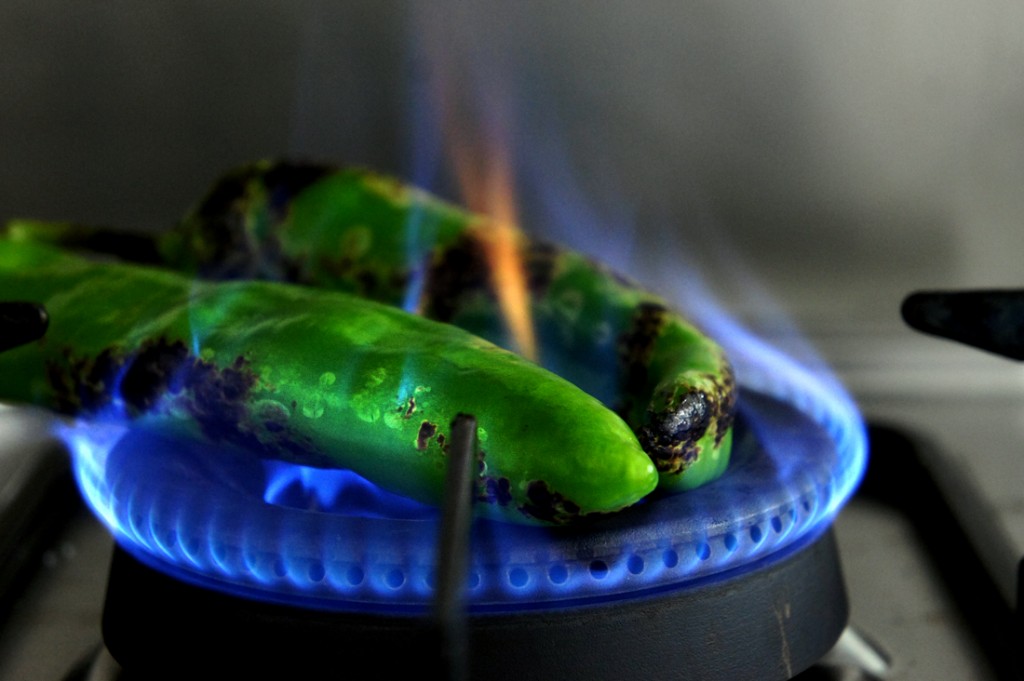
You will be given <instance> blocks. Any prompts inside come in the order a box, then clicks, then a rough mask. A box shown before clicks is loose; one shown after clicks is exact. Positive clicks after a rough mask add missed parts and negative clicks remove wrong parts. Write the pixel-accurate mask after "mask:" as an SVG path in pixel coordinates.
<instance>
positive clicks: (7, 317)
mask: <svg viewBox="0 0 1024 681" xmlns="http://www.w3.org/2000/svg"><path fill="white" fill-rule="evenodd" d="M49 324H50V318H49V315H47V314H46V309H45V308H44V307H43V306H42V305H40V304H38V303H29V302H23V301H0V352H4V351H5V350H10V349H11V348H16V347H18V346H19V345H24V344H25V343H31V342H32V341H34V340H39V339H40V338H42V337H43V334H45V333H46V328H47V326H49Z"/></svg>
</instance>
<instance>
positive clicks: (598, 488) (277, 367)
mask: <svg viewBox="0 0 1024 681" xmlns="http://www.w3.org/2000/svg"><path fill="white" fill-rule="evenodd" d="M0 291H2V296H3V297H4V298H8V299H25V300H33V301H38V302H41V303H43V304H44V305H45V306H46V308H47V310H48V311H49V313H50V317H51V320H52V321H51V325H50V329H49V331H48V333H47V335H46V337H45V338H44V339H43V340H41V341H39V342H37V343H33V344H31V345H29V346H25V347H22V348H18V349H16V350H12V351H9V352H6V353H3V354H2V355H0V376H3V381H2V384H0V395H2V397H4V398H5V399H10V400H15V401H24V402H31V403H35V404H40V405H45V406H48V407H51V408H54V409H57V410H59V411H61V412H65V413H69V414H82V415H86V416H89V417H91V418H96V419H102V418H107V417H109V416H111V415H114V416H115V417H117V418H125V417H126V418H129V419H131V420H133V421H134V422H135V423H137V424H138V426H139V427H143V428H148V427H152V428H159V429H163V430H167V429H170V430H171V431H172V432H178V431H180V432H181V433H182V434H183V435H187V436H189V437H195V438H200V439H202V440H206V441H210V442H212V443H227V444H230V445H235V446H239V447H243V448H246V449H251V450H254V451H256V452H259V453H261V454H263V455H265V456H268V457H274V458H279V459H283V460H289V461H293V462H297V463H301V464H308V465H316V466H332V467H338V466H342V467H346V468H350V469H352V470H354V471H356V472H358V473H360V474H362V475H364V476H365V477H367V478H368V479H370V480H373V481H374V482H376V483H377V484H379V485H381V486H383V487H385V488H387V489H391V490H395V491H397V492H400V493H403V494H406V495H408V496H410V497H413V498H416V499H420V500H423V501H427V502H433V503H436V502H438V500H439V496H440V494H441V490H442V482H443V474H444V467H445V452H446V446H447V439H448V437H449V435H450V434H449V433H448V428H449V424H451V422H452V420H453V419H454V417H455V416H456V415H457V414H458V413H470V414H472V415H474V416H475V418H476V420H477V423H478V426H479V429H478V433H479V442H480V451H481V453H480V469H481V472H480V476H479V479H478V481H477V497H478V500H479V501H481V502H485V503H481V504H478V507H482V508H483V509H485V510H484V512H485V513H490V514H492V515H497V516H499V517H504V518H507V519H513V520H520V521H534V522H543V523H556V524H561V523H567V522H571V521H574V520H576V519H578V518H581V517H586V516H588V515H591V514H601V513H607V512H611V511H616V510H618V509H621V508H623V507H625V506H628V505H631V504H633V503H635V502H636V501H637V500H639V499H641V498H642V497H644V496H645V495H647V494H648V493H649V492H651V490H652V489H653V488H654V487H655V486H656V484H657V473H656V472H655V470H654V467H653V465H652V464H651V462H650V460H649V459H648V457H647V456H646V454H645V453H644V452H643V450H642V449H641V447H640V445H639V443H638V442H637V440H636V437H635V436H634V434H633V433H632V432H631V430H630V428H629V427H628V426H627V425H626V424H625V423H624V422H622V420H621V419H620V418H619V417H618V416H616V415H615V414H613V413H612V412H610V411H609V410H608V409H606V408H605V407H604V406H603V405H602V404H601V403H600V402H599V401H597V400H596V399H594V398H593V397H591V396H589V395H587V394H586V393H584V392H583V391H582V390H580V389H579V388H577V387H576V386H574V385H572V384H571V383H569V382H568V381H566V380H564V379H562V378H560V377H558V376H556V375H554V374H552V373H550V372H548V371H546V370H544V369H542V368H540V367H538V366H536V365H535V364H533V363H531V362H528V361H526V360H524V359H522V358H521V357H519V356H517V355H515V354H513V353H511V352H508V351H506V350H503V349H501V348H498V347H497V346H495V345H493V344H491V343H489V342H487V341H485V340H483V339H480V338H478V337H476V336H474V335H472V334H470V333H468V332H466V331H463V330H461V329H458V328H457V327H454V326H451V325H447V324H439V323H437V322H433V321H430V320H426V319H423V318H420V317H416V316H414V315H410V314H407V313H405V312H403V311H401V310H398V309H395V308H394V307H389V306H384V305H380V304H377V303H374V302H372V301H368V300H364V299H361V298H358V297H355V296H351V295H346V294H342V293H335V292H323V291H313V290H311V289H308V288H303V287H298V286H289V285H285V284H277V283H269V282H253V281H237V282H220V283H212V282H198V283H197V282H193V281H191V280H189V279H186V278H184V277H182V276H180V275H177V274H175V273H171V272H167V271H162V270H157V269H153V268H145V267H140V266H135V265H128V264H116V263H96V262H93V261H90V260H87V259H85V258H82V257H79V256H75V255H72V254H69V253H67V252H63V251H59V250H57V249H54V248H53V247H51V246H46V245H41V244H31V243H18V242H16V241H14V240H0Z"/></svg>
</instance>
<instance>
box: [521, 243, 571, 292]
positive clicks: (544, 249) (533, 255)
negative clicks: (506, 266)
mask: <svg viewBox="0 0 1024 681" xmlns="http://www.w3.org/2000/svg"><path fill="white" fill-rule="evenodd" d="M561 252H562V251H561V250H560V249H559V248H558V246H555V245H554V244H552V243H548V242H545V241H530V243H529V245H528V247H527V251H526V285H527V287H528V288H529V290H530V295H531V296H533V298H534V299H535V300H536V299H540V298H542V297H544V295H545V294H546V293H547V291H548V288H549V287H550V286H551V282H552V280H553V279H554V273H555V264H556V263H557V262H558V258H559V256H560V254H561Z"/></svg>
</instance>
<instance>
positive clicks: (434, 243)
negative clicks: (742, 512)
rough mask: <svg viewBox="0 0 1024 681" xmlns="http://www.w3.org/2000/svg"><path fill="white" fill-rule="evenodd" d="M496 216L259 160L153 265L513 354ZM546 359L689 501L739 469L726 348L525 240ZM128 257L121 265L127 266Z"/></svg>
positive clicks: (657, 302) (578, 260) (632, 289)
mask: <svg viewBox="0 0 1024 681" xmlns="http://www.w3.org/2000/svg"><path fill="white" fill-rule="evenodd" d="M9 231H10V232H11V234H12V235H14V236H20V237H21V238H25V239H33V240H47V241H53V242H56V243H60V244H62V245H72V246H76V247H80V248H87V249H93V250H102V251H106V252H113V251H112V250H111V248H110V245H111V244H118V248H119V249H121V250H122V251H123V250H124V249H125V245H126V243H127V242H124V241H120V240H118V239H116V238H113V239H111V238H109V237H110V234H109V233H108V232H107V231H106V230H102V229H100V230H88V229H82V228H78V227H74V226H71V225H54V224H50V225H44V224H38V223H20V224H14V225H12V226H10V227H9ZM491 234H492V232H491V229H490V225H489V224H488V222H487V221H486V219H484V218H482V217H480V216H477V215H473V214H470V213H467V212H465V211H463V210H461V209H459V208H457V207H455V206H452V205H450V204H448V203H445V202H443V201H441V200H439V199H437V198H435V197H433V196H431V195H429V194H427V193H425V192H422V191H419V190H417V189H415V188H412V187H409V186H407V185H404V184H401V183H399V182H397V181H396V180H394V179H391V178H388V177H384V176H381V175H377V174H374V173H372V172H369V171H365V170H360V169H343V170H337V169H334V168H330V167H328V166H319V165H299V164H289V163H273V162H259V163H256V164H253V165H251V166H247V167H244V168H241V169H239V170H236V171H234V172H232V173H229V174H228V175H226V176H225V177H223V178H222V179H221V180H220V181H219V182H217V183H216V184H215V185H214V187H213V188H212V190H211V191H210V192H209V193H208V195H207V196H206V197H205V198H204V199H203V200H202V201H201V202H200V203H199V205H198V206H197V207H196V208H195V209H194V210H193V211H192V212H191V213H190V214H189V215H188V216H186V218H185V219H184V220H183V221H182V222H181V223H180V224H179V225H178V226H177V227H176V228H175V229H174V230H172V231H171V232H169V233H167V234H165V235H163V236H161V237H160V239H159V242H158V243H157V244H156V245H155V246H154V247H144V248H142V249H139V248H137V246H132V245H130V244H129V247H131V248H134V249H135V252H137V253H140V254H143V257H145V258H146V259H152V260H155V261H159V262H163V263H164V264H166V265H169V266H171V267H173V268H175V269H179V270H183V271H186V272H190V273H193V274H196V275H198V276H201V277H203V278H212V279H234V278H256V279H271V280H284V281H290V282H294V283H299V284H303V285H308V286H316V287H319V288H324V289H333V290H340V291H346V292H350V293H355V294H358V295H359V296H362V297H366V298H369V299H372V300H376V301H379V302H383V303H386V304H388V305H393V306H401V307H404V308H406V309H408V310H410V311H416V312H419V313H420V314H422V315H424V316H426V317H428V318H430V319H434V320H437V321H441V322H445V323H449V324H453V325H456V326H459V327H462V328H464V329H466V330H468V331H470V332H472V333H474V334H477V335H480V336H482V337H484V338H487V339H489V340H491V341H493V342H495V343H497V344H498V345H501V346H503V347H512V346H513V345H514V341H513V339H511V338H510V336H509V334H508V331H507V327H506V323H505V320H504V318H503V316H502V315H501V314H500V313H499V310H498V305H497V304H496V294H495V290H494V286H493V285H492V282H491V274H490V273H491V270H492V263H491V262H490V261H489V260H488V256H487V247H488V243H489V240H490V239H491V238H492V236H491ZM515 251H516V255H517V257H518V259H519V260H520V261H521V262H522V263H523V267H524V268H525V272H526V274H527V285H528V289H529V291H528V293H529V300H530V313H531V315H532V321H533V326H534V328H535V330H536V335H537V338H538V345H539V346H540V347H541V348H542V352H541V356H540V357H539V358H538V360H539V362H540V363H541V364H542V365H543V366H545V367H547V368H549V369H551V370H552V371H553V372H555V373H557V374H560V375H562V376H564V377H566V378H568V379H569V380H570V381H572V382H573V383H575V384H576V385H578V386H580V387H581V388H583V389H584V390H585V391H587V392H589V393H590V394H592V395H594V396H596V397H598V398H599V399H600V400H601V401H602V402H603V403H604V404H605V405H607V406H608V407H609V408H611V409H613V410H614V411H615V412H616V413H618V414H619V415H621V416H622V418H623V419H625V421H626V422H627V423H628V424H629V425H630V427H632V429H633V430H634V432H635V434H636V436H637V438H638V439H639V441H640V443H641V445H642V447H643V448H644V450H645V451H646V452H647V453H648V455H649V456H650V457H651V459H652V461H653V462H654V463H655V465H656V466H657V469H658V471H659V473H660V479H661V487H662V488H665V489H669V490H682V489H692V488H694V487H697V486H699V485H701V484H704V483H706V482H708V481H710V480H714V479H715V478H717V477H718V476H719V475H721V474H722V473H723V472H724V470H725V468H726V466H727V464H728V460H729V453H730V449H731V440H732V422H733V416H734V412H735V384H734V380H733V374H732V369H731V367H730V364H729V362H728V360H727V358H726V356H725V353H724V352H723V350H722V349H721V348H720V347H719V346H718V345H717V344H716V343H714V342H713V341H712V340H711V339H710V338H708V337H707V336H705V335H704V334H703V333H701V332H700V331H699V330H698V329H697V328H696V327H694V326H693V325H692V324H690V323H688V322H687V321H686V320H685V319H683V318H682V317H681V316H680V315H679V314H678V313H676V312H674V311H673V310H672V309H671V308H670V307H669V306H668V305H667V304H666V302H665V301H664V300H663V299H661V298H659V297H658V296H656V295H654V294H652V293H650V292H648V291H646V290H644V289H642V288H641V287H640V286H638V285H636V284H635V283H633V282H630V281H627V280H626V279H624V278H623V277H621V276H618V275H617V274H615V273H614V272H612V271H610V270H609V269H608V268H606V267H604V266H602V265H600V264H599V263H596V262H594V261H593V260H591V259H589V258H587V257H585V256H583V255H581V254H579V253H576V252H572V251H569V250H566V249H563V248H559V247H557V246H554V245H551V244H547V243H544V242H541V241H537V240H531V239H528V238H527V237H526V236H525V235H523V234H521V233H520V234H518V235H517V236H516V238H515ZM120 254H121V255H124V253H120Z"/></svg>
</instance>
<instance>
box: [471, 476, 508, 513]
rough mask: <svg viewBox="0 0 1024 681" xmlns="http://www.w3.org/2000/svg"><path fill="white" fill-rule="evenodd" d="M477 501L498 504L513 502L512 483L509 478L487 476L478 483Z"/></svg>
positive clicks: (503, 504) (505, 504)
mask: <svg viewBox="0 0 1024 681" xmlns="http://www.w3.org/2000/svg"><path fill="white" fill-rule="evenodd" d="M476 498H477V501H482V502H484V503H488V504H497V505H498V506H508V505H509V504H510V503H512V483H511V482H510V481H509V479H508V478H494V477H491V476H486V477H484V478H482V479H481V480H480V482H479V484H478V485H477V495H476Z"/></svg>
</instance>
